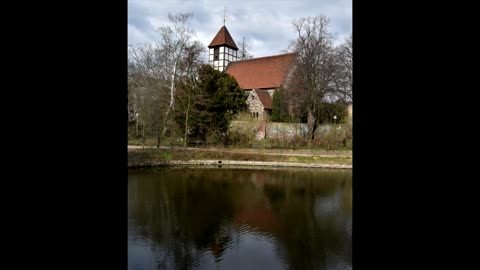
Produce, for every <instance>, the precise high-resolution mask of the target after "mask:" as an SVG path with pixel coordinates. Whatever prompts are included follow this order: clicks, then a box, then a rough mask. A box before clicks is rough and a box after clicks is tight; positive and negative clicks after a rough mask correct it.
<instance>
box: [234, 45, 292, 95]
mask: <svg viewBox="0 0 480 270" xmlns="http://www.w3.org/2000/svg"><path fill="white" fill-rule="evenodd" d="M295 57H296V54H295V53H288V54H280V55H273V56H267V57H259V58H253V59H248V60H242V61H237V62H232V63H230V64H229V65H228V67H227V70H226V72H227V73H228V74H230V75H232V76H233V77H235V79H236V80H237V82H238V84H239V86H240V88H242V89H254V88H278V87H280V86H281V85H282V84H283V83H284V82H285V79H286V78H287V76H288V73H289V71H290V68H291V66H292V64H293V62H294V60H295Z"/></svg>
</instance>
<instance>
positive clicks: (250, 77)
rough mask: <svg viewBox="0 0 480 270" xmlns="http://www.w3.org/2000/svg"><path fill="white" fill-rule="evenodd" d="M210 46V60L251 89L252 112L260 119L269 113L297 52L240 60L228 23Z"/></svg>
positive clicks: (284, 83)
mask: <svg viewBox="0 0 480 270" xmlns="http://www.w3.org/2000/svg"><path fill="white" fill-rule="evenodd" d="M208 48H209V50H208V52H209V54H208V63H209V64H210V65H212V66H213V67H214V68H215V69H216V70H219V71H224V72H226V73H228V74H230V75H232V76H233V77H234V78H235V79H236V80H237V82H238V84H239V85H240V88H242V89H244V90H245V91H247V92H248V94H249V95H248V99H247V104H248V108H249V111H250V113H251V114H252V115H253V116H254V117H261V118H263V116H265V115H268V114H270V113H271V111H272V97H273V93H274V92H275V90H276V89H278V88H280V87H282V86H285V85H286V84H287V83H288V78H289V77H290V74H291V72H292V70H293V62H294V61H295V58H296V54H295V53H288V54H280V55H272V56H266V57H258V58H252V59H246V60H239V53H238V47H237V45H236V44H235V41H234V40H233V38H232V36H231V35H230V33H229V32H228V29H227V27H226V26H222V28H220V30H219V31H218V33H217V35H216V36H215V37H214V38H213V40H212V42H210V45H208Z"/></svg>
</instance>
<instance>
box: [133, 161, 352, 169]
mask: <svg viewBox="0 0 480 270" xmlns="http://www.w3.org/2000/svg"><path fill="white" fill-rule="evenodd" d="M156 166H212V167H223V166H266V167H300V168H324V169H352V165H349V164H322V163H301V162H274V161H243V160H169V161H155V160H151V161H144V162H138V163H135V162H130V161H129V162H128V168H139V167H156Z"/></svg>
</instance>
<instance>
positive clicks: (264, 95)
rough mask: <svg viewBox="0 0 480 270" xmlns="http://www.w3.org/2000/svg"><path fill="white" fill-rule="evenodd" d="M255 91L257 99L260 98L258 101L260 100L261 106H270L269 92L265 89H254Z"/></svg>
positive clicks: (268, 107) (269, 107) (267, 107)
mask: <svg viewBox="0 0 480 270" xmlns="http://www.w3.org/2000/svg"><path fill="white" fill-rule="evenodd" d="M255 93H257V96H258V99H260V101H261V102H262V104H263V108H265V109H271V108H272V98H271V97H270V94H269V93H268V92H267V90H259V89H255Z"/></svg>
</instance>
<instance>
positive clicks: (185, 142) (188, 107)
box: [184, 95, 190, 147]
mask: <svg viewBox="0 0 480 270" xmlns="http://www.w3.org/2000/svg"><path fill="white" fill-rule="evenodd" d="M189 110H190V95H188V103H187V112H186V113H185V141H184V144H185V147H187V138H188V111H189Z"/></svg>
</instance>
